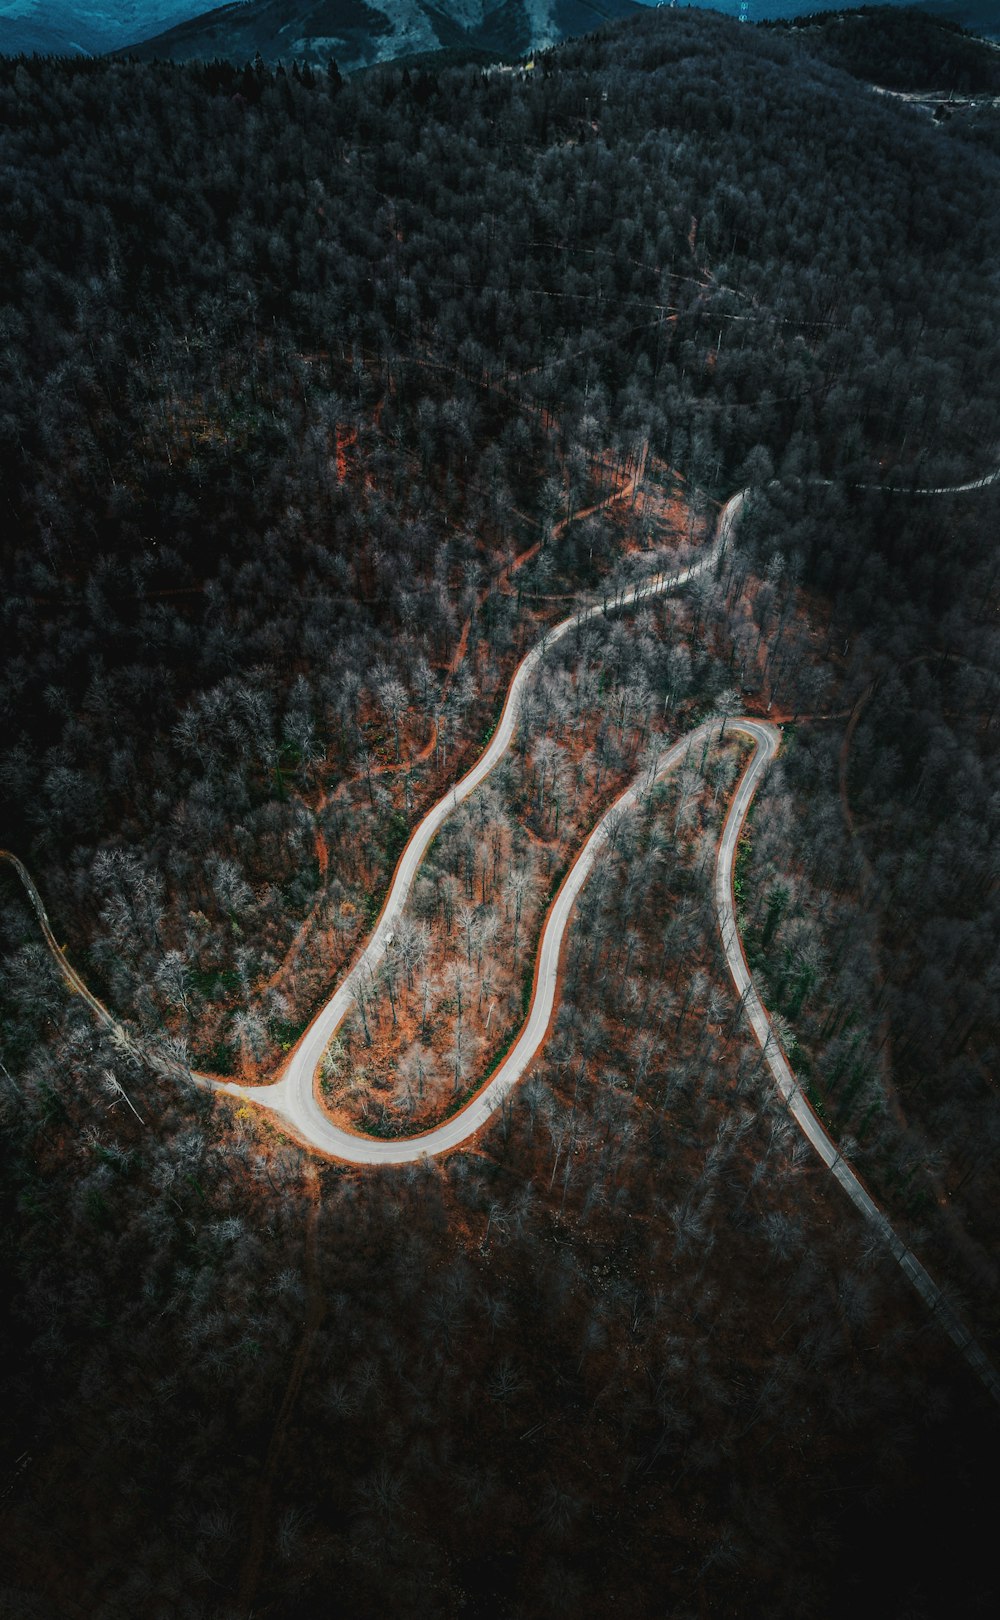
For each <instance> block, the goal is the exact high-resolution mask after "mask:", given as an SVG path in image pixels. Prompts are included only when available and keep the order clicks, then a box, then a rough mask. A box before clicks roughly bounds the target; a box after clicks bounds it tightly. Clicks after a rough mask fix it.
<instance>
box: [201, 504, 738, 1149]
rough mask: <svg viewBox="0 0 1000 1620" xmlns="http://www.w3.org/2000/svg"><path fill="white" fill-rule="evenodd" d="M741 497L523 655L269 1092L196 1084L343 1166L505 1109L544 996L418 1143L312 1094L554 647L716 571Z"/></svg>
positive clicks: (442, 1135)
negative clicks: (693, 553)
mask: <svg viewBox="0 0 1000 1620" xmlns="http://www.w3.org/2000/svg"><path fill="white" fill-rule="evenodd" d="M744 499H745V496H744V493H743V491H740V493H739V494H737V495H734V496H733V497H732V499H731V500H729V501H727V503H726V505H725V506H724V507H723V509H722V512H721V513H720V515H719V522H718V524H717V526H716V534H715V539H714V541H713V542H712V545H711V546H710V547H709V548H708V549H707V550H706V551H705V552H704V553H703V554H702V556H701V557H699V558H698V560H697V562H694V563H692V564H691V565H690V566H689V567H687V568H682V569H679V570H678V571H677V572H676V573H672V574H666V573H659V574H656V575H654V576H652V577H651V578H649V579H645V580H642V581H640V582H639V583H638V584H637V585H632V586H629V587H628V588H627V589H624V590H619V591H617V592H616V593H615V594H614V595H613V596H606V597H605V598H604V600H603V601H602V602H599V603H594V604H593V605H591V606H590V607H586V608H583V609H582V610H581V611H580V612H579V613H574V614H572V615H571V616H570V617H569V618H567V619H563V620H562V621H561V623H559V624H557V625H555V626H554V627H553V628H552V629H550V630H548V631H546V633H545V634H544V636H543V637H542V638H541V640H540V641H539V642H538V643H537V644H536V645H535V646H534V647H533V648H532V649H531V651H530V652H529V653H527V654H526V655H525V657H524V658H522V660H521V662H520V664H519V665H518V667H517V669H516V671H515V672H514V676H513V679H512V680H511V683H510V686H509V687H508V690H507V698H506V701H505V703H504V707H503V712H502V713H501V716H500V719H499V721H498V722H497V726H496V730H495V731H494V733H493V736H492V737H491V738H490V741H489V744H488V745H487V747H486V748H485V749H484V751H483V753H482V754H481V755H480V757H479V759H478V760H477V761H476V763H475V764H474V765H473V766H472V768H471V770H469V771H467V772H466V774H465V775H464V776H463V777H462V779H461V781H460V782H457V783H456V784H455V786H454V787H453V788H449V789H448V792H447V793H446V794H445V795H444V797H443V798H441V799H439V800H438V802H437V804H435V805H434V806H433V807H432V808H431V809H430V810H428V812H427V814H426V815H425V816H424V818H423V820H422V821H421V822H420V823H419V825H418V826H417V827H416V828H415V829H414V831H413V833H412V834H411V835H410V839H409V842H408V843H407V845H406V848H405V849H404V850H403V853H402V855H401V856H400V858H399V861H398V863H397V866H396V870H395V872H394V874H393V878H392V883H391V885H390V888H389V893H388V895H387V896H386V900H385V903H384V905H383V907H382V911H381V914H380V916H379V919H378V922H377V923H376V925H375V928H374V930H373V932H372V934H371V937H370V939H369V940H368V943H367V945H366V946H365V947H364V949H363V950H362V952H361V954H360V955H359V956H358V958H357V959H356V961H355V962H354V965H353V966H352V967H351V969H350V971H349V972H348V973H347V974H346V975H345V976H344V978H343V979H342V980H341V982H340V984H339V986H338V987H337V989H336V991H335V992H334V994H333V995H332V996H331V998H330V1000H329V1001H328V1002H327V1003H326V1005H325V1006H324V1007H322V1008H321V1009H320V1011H319V1012H318V1013H317V1015H316V1017H315V1018H314V1019H313V1021H312V1023H311V1024H310V1025H309V1028H308V1029H307V1030H306V1032H305V1034H304V1035H303V1036H302V1037H301V1039H300V1040H299V1042H298V1044H297V1045H296V1047H295V1049H294V1051H293V1052H292V1054H291V1056H290V1058H289V1059H288V1062H287V1063H286V1065H285V1069H284V1073H283V1074H282V1075H281V1076H280V1077H279V1078H278V1079H277V1080H275V1081H274V1082H273V1083H272V1084H270V1085H266V1086H241V1085H239V1084H238V1083H236V1082H235V1081H222V1080H214V1079H212V1078H210V1077H209V1076H207V1075H197V1074H196V1075H194V1076H193V1078H194V1079H195V1080H196V1081H197V1082H198V1083H199V1084H201V1085H207V1086H211V1087H212V1088H213V1089H214V1090H217V1091H222V1092H225V1093H227V1094H228V1095H230V1096H234V1097H240V1098H241V1099H243V1100H244V1101H246V1102H252V1103H254V1104H255V1105H256V1106H258V1107H261V1108H267V1109H269V1110H271V1111H273V1112H274V1113H275V1114H277V1115H278V1116H279V1118H280V1119H281V1121H282V1124H283V1125H284V1126H285V1127H286V1129H288V1130H289V1131H291V1133H292V1134H293V1135H294V1136H296V1137H298V1138H299V1140H300V1141H302V1142H304V1143H306V1144H307V1145H308V1146H309V1147H312V1148H317V1149H318V1150H319V1151H320V1152H321V1153H329V1154H331V1155H333V1156H334V1157H335V1158H338V1159H344V1160H346V1161H348V1162H349V1163H351V1164H407V1163H410V1162H411V1161H413V1160H414V1159H420V1158H424V1157H425V1156H427V1155H430V1154H437V1153H444V1152H446V1151H447V1150H448V1149H449V1148H454V1147H457V1146H458V1144H459V1143H460V1142H464V1141H465V1140H466V1138H467V1137H469V1136H471V1135H473V1134H474V1132H475V1131H477V1130H479V1128H480V1126H481V1125H483V1124H484V1123H485V1121H486V1120H487V1119H488V1118H489V1116H490V1114H492V1113H494V1112H495V1111H496V1109H497V1108H499V1106H500V1103H501V1102H502V1100H503V1098H504V1097H505V1096H506V1095H507V1093H508V1092H509V1090H510V1088H511V1086H512V1085H514V1084H516V1081H517V1080H518V1079H519V1078H520V1076H521V1074H523V1072H524V1069H525V1068H526V1067H527V1064H528V1063H529V1062H530V1060H531V1057H532V1056H533V1055H534V1053H535V1052H536V1051H537V1050H538V1048H539V1046H540V1045H541V1043H542V1040H543V1039H544V1035H545V1030H546V1029H547V1027H548V1022H549V1016H550V1014H551V1010H552V1008H551V1003H550V1004H549V1006H548V1010H547V1011H546V1012H545V1016H544V1022H542V1023H539V1019H540V1018H541V1016H542V1014H541V1005H542V1000H543V999H544V997H542V998H541V999H540V998H539V995H538V994H536V997H535V999H534V1000H533V1002H532V1006H531V1009H530V1010H529V1014H528V1021H527V1024H526V1025H525V1028H524V1030H523V1031H522V1033H521V1036H520V1037H519V1039H518V1041H517V1043H516V1045H515V1047H514V1048H513V1050H512V1051H511V1052H510V1053H508V1055H507V1057H506V1058H505V1059H504V1062H503V1064H502V1066H501V1068H500V1069H498V1071H497V1073H496V1075H495V1076H494V1078H493V1080H492V1081H491V1082H490V1084H489V1085H488V1086H487V1087H486V1089H485V1090H484V1091H482V1092H480V1093H479V1094H478V1095H477V1096H476V1097H474V1098H473V1100H472V1102H470V1103H469V1104H468V1105H467V1107H465V1108H464V1109H462V1111H461V1112H460V1113H458V1114H455V1115H453V1116H452V1117H451V1118H450V1119H448V1120H446V1121H445V1123H444V1124H443V1125H440V1126H438V1127H436V1128H435V1129H434V1130H432V1131H428V1132H424V1133H423V1134H422V1135H420V1136H414V1137H410V1138H408V1139H406V1140H402V1139H396V1140H392V1141H385V1140H381V1139H378V1138H374V1137H367V1136H358V1135H355V1134H354V1133H353V1132H352V1131H347V1130H344V1129H343V1128H342V1127H340V1126H337V1125H334V1123H333V1121H332V1120H331V1119H329V1118H328V1116H327V1114H326V1113H325V1111H324V1109H323V1108H322V1106H321V1105H320V1103H319V1100H318V1098H317V1096H316V1071H317V1069H318V1067H319V1064H320V1061H321V1059H322V1057H323V1054H324V1052H325V1051H326V1049H327V1047H328V1046H329V1044H330V1041H331V1040H332V1039H333V1036H334V1034H335V1033H336V1031H337V1029H338V1028H339V1027H340V1025H341V1023H342V1022H343V1020H344V1018H345V1017H346V1016H347V1013H348V1012H349V1011H350V1009H351V1007H352V1006H353V1004H354V990H355V986H356V985H357V984H358V982H359V981H362V982H363V979H364V978H365V977H367V976H368V975H369V974H374V973H375V971H376V970H377V968H378V966H379V964H380V962H381V961H382V959H383V957H384V956H385V954H386V950H387V949H388V948H389V943H388V942H389V941H390V940H391V936H392V935H393V933H394V932H395V929H396V927H397V926H398V923H399V919H400V917H401V915H402V912H403V908H404V906H405V904H406V900H407V897H408V895H409V892H410V889H411V887H412V885H413V880H414V878H415V877H416V874H417V871H418V869H419V867H420V863H421V862H422V860H423V858H424V856H425V855H426V853H427V850H428V849H429V847H430V845H431V843H432V841H433V839H434V838H435V837H436V835H437V833H438V832H439V830H440V828H441V827H442V825H443V824H444V822H445V821H446V820H447V818H448V816H449V815H450V814H451V812H452V811H453V810H454V809H455V807H456V806H457V805H459V804H461V802H462V800H463V799H467V798H468V796H469V794H470V793H474V792H475V790H476V788H477V787H479V785H480V783H482V782H484V781H485V779H486V777H487V776H489V774H490V772H491V771H492V770H493V769H494V768H495V766H496V765H497V764H498V763H499V761H500V760H501V759H502V758H503V756H504V754H505V753H506V752H507V750H508V749H509V747H510V745H511V743H512V741H513V739H514V731H515V728H516V725H517V719H518V715H519V713H520V710H521V703H522V700H523V697H524V692H525V688H526V687H527V684H528V682H529V681H530V679H531V677H532V675H533V674H534V672H535V670H536V669H537V667H538V665H539V664H540V662H541V660H542V659H543V658H544V656H545V654H546V653H547V652H548V650H549V648H550V647H553V646H555V644H556V643H557V642H559V641H561V640H563V638H564V637H565V636H567V635H569V634H570V632H571V631H574V630H577V629H580V628H582V626H584V625H586V624H588V623H590V622H591V621H592V620H594V619H599V618H602V617H604V616H605V615H606V614H608V613H610V612H615V611H618V610H620V609H622V608H626V607H631V606H633V605H634V604H635V603H637V602H641V601H645V600H647V599H648V598H651V597H655V596H663V595H666V594H667V593H668V592H670V591H674V590H677V589H679V588H680V587H681V586H682V585H686V584H687V583H688V582H689V581H690V580H693V579H697V578H698V577H699V576H700V575H702V574H704V573H706V572H707V571H708V570H709V569H711V568H713V567H714V566H715V564H716V562H717V561H718V559H719V557H720V556H721V554H722V552H723V550H724V549H725V547H726V545H727V543H728V541H729V538H730V535H731V533H732V529H733V525H734V523H735V522H736V519H737V518H738V516H739V513H740V512H741V510H742V508H743V503H744ZM690 740H691V739H688V740H687V741H686V742H685V743H684V744H682V745H678V746H679V747H680V751H681V753H683V752H684V750H685V749H686V747H687V746H688V745H689V743H690ZM675 753H676V750H670V751H669V753H668V755H665V756H664V761H665V760H666V759H667V758H668V757H669V758H670V759H671V760H672V759H673V756H674V754H675ZM677 757H680V755H679V754H678V755H677ZM664 761H661V762H660V763H661V765H662V768H663V770H667V769H669V768H670V766H669V765H668V764H665V763H664ZM631 793H632V790H631V789H629V790H627V791H626V793H625V794H624V795H623V796H622V799H621V800H619V801H618V807H621V806H622V805H623V804H624V803H625V801H627V800H628V798H629V795H630V794H631ZM613 808H614V807H613ZM610 813H611V812H609V814H610ZM606 820H607V817H605V818H603V819H602V821H601V822H600V823H599V824H598V826H597V827H596V828H595V829H594V832H593V833H592V834H591V836H590V839H589V840H588V842H587V844H586V845H585V846H584V849H583V850H582V851H581V852H580V855H579V856H578V857H577V862H576V864H575V865H574V867H573V869H572V870H573V872H575V871H576V870H577V868H578V867H579V866H580V863H581V862H584V865H585V870H584V877H585V875H586V872H587V871H589V870H590V867H591V866H592V864H593V860H594V859H595V858H596V853H597V847H598V846H599V844H600V842H601V841H602V836H605V835H602V831H601V829H602V828H603V827H604V825H605V822H606ZM595 841H596V842H595ZM588 850H591V851H592V853H591V855H590V856H589V858H588V856H587V852H588ZM571 875H572V874H571ZM584 877H581V878H580V883H582V882H583V881H584ZM578 888H579V885H577V889H575V890H574V891H573V892H574V893H576V892H578ZM560 898H561V897H560ZM571 905H572V899H571V900H570V901H569V902H568V904H567V906H566V912H565V916H566V917H568V914H569V907H570V906H571ZM554 911H555V908H553V913H554ZM552 921H553V916H552V915H550V917H549V921H548V923H547V924H546V932H545V934H544V935H543V947H544V941H545V939H546V938H547V937H548V938H550V940H551V943H550V945H549V947H548V949H549V951H550V952H551V951H554V953H555V954H554V959H552V960H551V963H548V959H547V967H546V971H547V970H548V965H551V972H552V979H553V985H554V981H555V973H556V964H557V962H558V953H559V941H560V940H561V938H562V932H561V929H560V932H559V936H558V939H556V938H555V936H554V935H551V936H550V935H549V928H550V926H551V924H552ZM562 927H563V928H564V927H565V917H564V918H563V922H562ZM532 1043H533V1044H532ZM529 1045H530V1050H529Z"/></svg>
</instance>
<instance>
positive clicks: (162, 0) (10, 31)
mask: <svg viewBox="0 0 1000 1620" xmlns="http://www.w3.org/2000/svg"><path fill="white" fill-rule="evenodd" d="M198 10H199V6H198V3H197V0H0V52H2V53H4V54H5V55H10V56H16V55H17V54H18V53H19V52H21V51H24V52H25V53H28V54H30V53H32V52H37V53H38V54H39V55H47V54H53V55H59V56H63V55H66V56H78V55H97V54H99V53H100V52H101V51H110V50H114V49H115V48H116V47H117V46H120V45H124V44H127V43H131V42H132V41H134V40H135V41H138V40H142V39H145V38H147V37H148V36H149V35H150V34H158V33H162V32H163V30H164V29H165V28H170V27H172V26H173V25H174V24H175V23H176V22H178V21H180V20H181V19H183V18H185V17H190V16H192V15H193V14H194V13H195V12H197V11H198Z"/></svg>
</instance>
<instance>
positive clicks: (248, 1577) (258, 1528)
mask: <svg viewBox="0 0 1000 1620" xmlns="http://www.w3.org/2000/svg"><path fill="white" fill-rule="evenodd" d="M305 1181H306V1197H307V1199H308V1210H307V1213H306V1230H305V1267H304V1277H305V1292H306V1314H305V1320H304V1323H303V1331H302V1338H301V1339H300V1340H299V1347H298V1349H297V1350H296V1352H295V1356H294V1358H293V1360H292V1366H291V1371H290V1372H289V1375H288V1383H287V1384H286V1385H285V1393H284V1395H283V1396H282V1400H281V1405H280V1406H279V1408H278V1415H277V1417H276V1418H275V1420H274V1429H273V1430H272V1433H271V1443H270V1445H269V1446H268V1448H267V1456H266V1458H265V1460H264V1467H263V1469H262V1470H261V1476H260V1481H259V1483H258V1486H257V1490H256V1492H255V1495H254V1502H253V1506H252V1508H251V1510H250V1525H249V1528H248V1530H247V1536H246V1543H247V1551H246V1557H245V1558H244V1561H243V1568H242V1570H241V1572H240V1585H239V1603H240V1604H241V1606H242V1607H243V1608H244V1609H245V1610H246V1611H247V1612H248V1613H252V1608H251V1605H252V1604H253V1600H254V1596H255V1594H256V1591H257V1587H258V1585H259V1583H260V1574H261V1568H262V1566H263V1562H264V1553H265V1550H266V1546H267V1539H268V1532H269V1530H270V1528H271V1526H272V1525H273V1522H274V1516H273V1513H272V1507H271V1504H272V1498H273V1495H274V1480H275V1475H276V1474H277V1471H278V1464H279V1462H280V1461H281V1454H282V1451H283V1449H284V1445H285V1441H286V1439H287V1436H288V1429H289V1425H290V1421H291V1416H292V1413H293V1411H294V1409H295V1404H296V1402H297V1400H298V1398H299V1391H300V1389H301V1388H302V1380H303V1378H304V1377H305V1372H306V1368H307V1366H308V1365H309V1358H310V1356H311V1354H312V1349H313V1345H314V1343H315V1340H316V1334H317V1332H318V1331H319V1325H320V1322H321V1321H322V1319H323V1298H322V1294H321V1292H320V1287H319V1278H318V1268H317V1264H316V1259H317V1250H318V1231H319V1216H320V1204H321V1198H320V1185H319V1172H318V1170H317V1167H316V1165H315V1164H314V1163H312V1162H311V1161H310V1162H308V1163H307V1166H306V1171H305Z"/></svg>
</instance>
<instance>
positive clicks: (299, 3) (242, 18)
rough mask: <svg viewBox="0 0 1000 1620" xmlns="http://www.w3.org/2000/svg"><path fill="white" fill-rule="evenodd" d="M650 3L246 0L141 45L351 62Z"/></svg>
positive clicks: (487, 42)
mask: <svg viewBox="0 0 1000 1620" xmlns="http://www.w3.org/2000/svg"><path fill="white" fill-rule="evenodd" d="M642 9H643V7H642V6H641V5H639V4H638V3H637V0H438V3H437V4H433V3H431V0H372V3H368V0H243V3H242V4H229V5H223V6H219V7H217V8H216V9H215V10H213V11H209V12H206V13H205V14H204V15H203V16H200V17H196V18H193V19H192V20H190V21H187V22H183V23H181V24H179V26H177V27H175V28H171V29H170V30H168V31H167V32H166V33H163V34H159V35H157V36H156V38H154V39H147V40H146V41H144V42H143V43H141V44H140V45H139V48H138V49H137V50H136V51H135V52H134V54H135V55H136V56H138V57H140V58H146V57H153V56H166V57H171V58H173V59H174V60H176V61H188V60H191V59H193V58H199V57H200V58H205V57H215V56H221V57H228V58H230V59H232V60H236V61H241V62H242V61H246V60H248V59H250V58H252V57H253V56H254V54H255V52H257V51H259V52H260V54H261V56H262V57H263V58H264V60H265V61H272V62H273V61H277V60H282V61H286V62H289V61H292V60H296V61H307V62H311V63H313V64H320V63H325V62H326V61H327V60H328V59H329V58H330V57H331V56H334V57H336V58H337V61H338V62H339V64H340V66H341V68H342V69H343V70H344V71H345V72H350V71H353V70H355V69H356V68H360V67H367V66H370V65H371V64H372V63H375V62H384V61H389V60H392V59H394V58H396V57H400V56H413V55H417V54H421V53H424V52H432V51H440V50H446V49H451V50H461V51H486V52H488V53H492V54H497V55H515V56H518V55H522V54H524V53H525V52H528V51H532V50H539V49H543V48H544V47H545V46H548V45H556V44H558V43H559V41H560V40H563V39H568V38H571V37H572V36H573V35H576V34H584V33H587V32H588V31H589V30H590V29H592V28H598V27H600V26H602V25H603V24H604V23H606V22H613V21H616V20H617V19H619V18H622V17H629V16H632V15H634V14H635V13H636V12H639V11H641V10H642Z"/></svg>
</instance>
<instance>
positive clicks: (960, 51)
mask: <svg viewBox="0 0 1000 1620" xmlns="http://www.w3.org/2000/svg"><path fill="white" fill-rule="evenodd" d="M775 26H776V27H777V28H778V29H779V31H782V32H784V31H785V30H786V25H784V24H777V25H775ZM794 33H795V34H797V35H799V36H803V35H804V36H805V38H806V41H807V48H808V50H809V51H810V52H811V53H813V54H815V55H816V56H819V57H821V58H823V59H824V60H826V61H828V62H830V63H832V64H833V66H835V67H839V68H843V69H844V70H845V71H846V72H848V73H851V74H853V75H854V77H855V78H856V79H862V80H864V81H865V82H866V83H870V84H878V85H884V86H885V87H886V88H887V89H891V90H938V91H944V92H953V91H954V92H958V93H959V94H960V95H987V96H997V95H1000V52H997V51H995V50H990V49H988V48H984V45H983V42H982V40H979V39H976V38H974V37H973V36H971V35H969V34H968V33H966V31H965V30H964V29H963V28H962V27H961V26H960V25H959V23H957V22H952V21H950V20H948V19H946V18H939V17H932V16H929V15H928V14H927V13H926V12H922V11H918V10H916V9H911V8H906V9H905V10H896V9H895V8H893V7H891V6H865V7H864V8H863V9H862V10H860V11H853V12H821V13H818V14H817V15H814V16H811V17H808V18H802V19H800V20H799V21H798V22H797V23H795V24H794Z"/></svg>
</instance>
